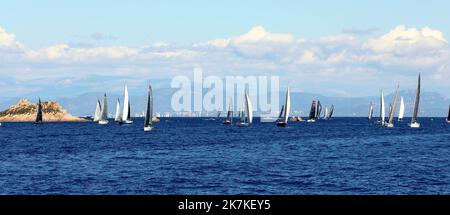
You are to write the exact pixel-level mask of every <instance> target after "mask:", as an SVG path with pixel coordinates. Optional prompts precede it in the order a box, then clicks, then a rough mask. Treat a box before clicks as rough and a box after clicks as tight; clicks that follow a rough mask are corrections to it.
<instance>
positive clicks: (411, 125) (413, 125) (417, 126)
mask: <svg viewBox="0 0 450 215" xmlns="http://www.w3.org/2000/svg"><path fill="white" fill-rule="evenodd" d="M408 126H409V127H411V128H420V123H418V122H415V123H410V124H408Z"/></svg>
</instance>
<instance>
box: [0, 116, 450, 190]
mask: <svg viewBox="0 0 450 215" xmlns="http://www.w3.org/2000/svg"><path fill="white" fill-rule="evenodd" d="M133 120H134V124H132V125H129V126H119V125H116V124H114V123H110V124H109V125H107V126H101V125H97V124H93V123H46V124H43V125H34V124H32V123H3V125H2V127H0V147H1V150H0V194H450V124H447V123H445V122H444V119H442V118H434V119H431V118H420V119H419V121H420V122H421V124H422V128H420V129H410V128H409V127H407V123H408V122H409V119H405V121H403V122H396V127H395V128H392V129H388V128H385V127H381V126H379V125H376V124H374V122H368V121H367V119H365V118H333V119H332V120H330V121H319V122H316V123H306V122H292V123H290V124H289V126H288V127H286V128H278V127H276V126H275V124H274V123H259V120H258V119H257V120H256V123H254V124H253V125H252V126H250V127H248V128H239V127H236V126H225V125H222V124H221V121H208V120H206V119H205V118H163V119H162V121H161V122H159V123H156V124H155V129H154V130H153V131H152V132H144V131H143V126H142V125H143V119H139V118H135V119H133Z"/></svg>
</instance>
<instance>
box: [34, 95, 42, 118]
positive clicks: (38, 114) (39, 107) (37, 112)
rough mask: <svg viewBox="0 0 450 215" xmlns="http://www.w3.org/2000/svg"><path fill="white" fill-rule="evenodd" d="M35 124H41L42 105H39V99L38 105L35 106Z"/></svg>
mask: <svg viewBox="0 0 450 215" xmlns="http://www.w3.org/2000/svg"><path fill="white" fill-rule="evenodd" d="M34 123H35V124H43V123H44V122H43V120H42V104H41V98H39V103H38V105H37V111H36V119H35V120H34Z"/></svg>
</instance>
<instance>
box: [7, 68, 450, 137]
mask: <svg viewBox="0 0 450 215" xmlns="http://www.w3.org/2000/svg"><path fill="white" fill-rule="evenodd" d="M420 91H421V77H420V74H419V75H418V79H417V89H416V94H415V101H414V110H413V114H412V117H411V123H409V124H408V126H409V127H411V128H419V127H420V123H419V122H418V118H417V115H418V112H419V111H418V109H419V102H420ZM380 94H381V95H380V118H379V120H378V123H380V124H381V125H384V126H386V127H389V128H392V127H394V116H395V112H396V107H397V100H398V96H399V95H398V94H399V85H397V88H396V91H395V94H394V99H393V102H392V103H391V104H390V105H389V106H390V107H389V115H388V120H387V121H385V117H386V116H385V115H386V113H385V100H384V92H383V89H381V93H380ZM290 110H291V98H290V86H289V84H288V86H287V90H286V97H285V103H284V105H282V107H281V111H280V113H279V116H278V119H277V120H276V125H277V126H278V127H285V126H286V125H287V123H288V121H289V114H290ZM333 111H334V105H331V108H330V109H328V106H325V108H324V111H323V115H321V112H322V104H321V102H320V100H317V103H316V100H313V101H312V104H311V109H310V112H309V118H308V120H307V121H308V122H315V121H316V120H318V119H324V120H327V119H330V118H331V117H332V115H333ZM42 112H43V110H42V103H41V99H40V98H39V101H38V104H37V112H36V118H35V120H34V123H37V124H42V123H43V114H42ZM373 113H374V105H373V103H372V102H370V106H369V113H368V119H369V121H370V120H371V119H372V117H373ZM220 114H221V112H220V111H218V112H217V118H220ZM404 115H405V100H404V98H403V96H400V104H399V113H398V121H402V120H403V118H404ZM233 117H234V115H233V100H232V98H230V99H229V103H228V109H227V115H226V118H225V119H224V121H223V124H226V125H231V124H232V123H233ZM238 117H239V119H240V120H239V121H238V123H237V125H238V126H241V127H246V126H249V125H250V124H252V122H253V107H252V103H251V101H250V98H249V95H248V93H247V91H245V95H244V101H243V103H242V107H241V108H240V110H239V111H238ZM152 120H153V92H152V87H151V85H149V89H148V95H147V109H146V112H145V122H144V131H151V130H152V129H153V127H152V124H153V122H152ZM114 121H115V122H118V123H120V124H122V123H125V124H130V123H132V121H131V105H130V101H129V95H128V87H127V85H126V84H125V88H124V103H123V109H121V103H120V99H119V98H117V103H116V112H115V115H114ZM93 122H97V123H98V124H102V125H106V124H108V122H109V121H108V102H107V96H106V93H105V94H104V98H103V105H102V103H101V102H100V100H99V99H97V104H96V109H95V114H94V118H93ZM446 122H447V123H450V106H449V110H448V116H447V118H446ZM0 125H1V124H0Z"/></svg>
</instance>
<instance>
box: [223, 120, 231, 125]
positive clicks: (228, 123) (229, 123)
mask: <svg viewBox="0 0 450 215" xmlns="http://www.w3.org/2000/svg"><path fill="white" fill-rule="evenodd" d="M222 124H224V125H231V121H228V120H227V121H225V122H223V123H222Z"/></svg>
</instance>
